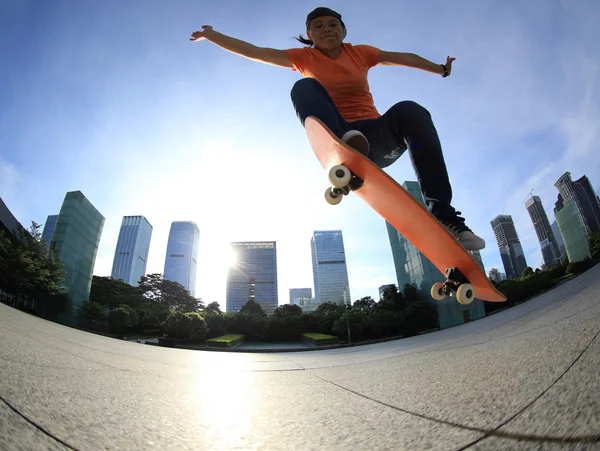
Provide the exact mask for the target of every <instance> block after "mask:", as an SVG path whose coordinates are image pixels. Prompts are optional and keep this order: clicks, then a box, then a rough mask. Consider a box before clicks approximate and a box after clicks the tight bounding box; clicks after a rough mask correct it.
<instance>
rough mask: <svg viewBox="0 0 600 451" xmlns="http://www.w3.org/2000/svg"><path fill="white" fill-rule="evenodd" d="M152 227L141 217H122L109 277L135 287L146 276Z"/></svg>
mask: <svg viewBox="0 0 600 451" xmlns="http://www.w3.org/2000/svg"><path fill="white" fill-rule="evenodd" d="M150 238H152V225H150V223H149V222H148V220H147V219H146V218H145V217H143V216H123V220H122V221H121V230H120V232H119V239H118V240H117V248H116V250H115V258H114V260H113V267H112V273H111V277H112V278H113V279H121V280H123V281H124V282H126V283H128V284H129V285H131V286H134V287H135V286H137V285H138V283H139V281H140V279H141V277H142V276H145V275H146V264H147V262H148V251H149V250H150Z"/></svg>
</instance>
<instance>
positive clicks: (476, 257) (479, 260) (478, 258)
mask: <svg viewBox="0 0 600 451" xmlns="http://www.w3.org/2000/svg"><path fill="white" fill-rule="evenodd" d="M469 253H470V254H471V255H472V256H473V260H475V261H476V262H477V264H478V265H479V267H480V268H481V270H482V271H483V272H485V266H484V264H483V258H481V252H479V251H469Z"/></svg>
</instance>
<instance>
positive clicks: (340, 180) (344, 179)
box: [329, 164, 352, 188]
mask: <svg viewBox="0 0 600 451" xmlns="http://www.w3.org/2000/svg"><path fill="white" fill-rule="evenodd" d="M351 178H352V173H351V172H350V169H348V168H347V167H346V166H343V165H341V164H338V165H336V166H334V167H332V168H331V169H330V170H329V181H330V182H331V184H332V185H333V186H334V187H336V188H345V187H346V186H348V183H350V179H351Z"/></svg>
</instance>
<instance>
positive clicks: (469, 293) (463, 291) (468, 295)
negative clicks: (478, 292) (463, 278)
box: [456, 283, 475, 305]
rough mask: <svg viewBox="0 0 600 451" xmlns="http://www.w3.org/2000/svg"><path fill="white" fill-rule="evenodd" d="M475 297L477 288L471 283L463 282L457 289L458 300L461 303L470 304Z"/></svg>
mask: <svg viewBox="0 0 600 451" xmlns="http://www.w3.org/2000/svg"><path fill="white" fill-rule="evenodd" d="M473 299H475V288H474V287H473V285H471V284H470V283H463V284H462V285H461V286H460V287H458V290H456V300H457V301H458V303H459V304H463V305H469V304H470V303H471V302H473Z"/></svg>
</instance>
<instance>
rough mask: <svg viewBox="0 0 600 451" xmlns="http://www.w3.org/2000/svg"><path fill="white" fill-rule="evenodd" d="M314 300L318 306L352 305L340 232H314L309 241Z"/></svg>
mask: <svg viewBox="0 0 600 451" xmlns="http://www.w3.org/2000/svg"><path fill="white" fill-rule="evenodd" d="M310 248H311V252H312V265H313V279H314V284H315V299H316V300H317V303H318V304H323V303H325V302H335V303H338V304H348V305H351V304H352V298H351V297H350V285H349V283H348V269H347V267H346V253H345V250H344V239H343V237H342V231H341V230H319V231H317V230H315V231H314V232H313V235H312V238H311V240H310Z"/></svg>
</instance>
